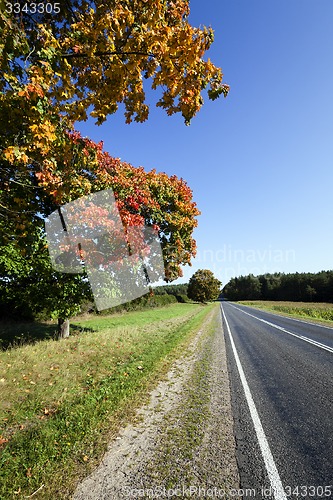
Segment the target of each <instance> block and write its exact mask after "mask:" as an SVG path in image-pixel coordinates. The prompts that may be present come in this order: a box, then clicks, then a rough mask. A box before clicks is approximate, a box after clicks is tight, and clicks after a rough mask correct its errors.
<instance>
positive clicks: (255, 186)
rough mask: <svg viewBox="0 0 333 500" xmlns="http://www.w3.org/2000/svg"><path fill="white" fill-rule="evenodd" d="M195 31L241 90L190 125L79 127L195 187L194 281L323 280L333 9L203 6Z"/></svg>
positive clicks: (332, 238)
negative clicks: (209, 277)
mask: <svg viewBox="0 0 333 500" xmlns="http://www.w3.org/2000/svg"><path fill="white" fill-rule="evenodd" d="M190 8H191V15H190V22H191V24H193V25H196V26H199V25H206V26H212V28H213V29H214V30H215V42H214V43H213V45H212V47H211V49H210V51H209V52H208V56H209V57H210V58H211V59H212V61H213V62H214V63H215V64H216V65H218V66H221V67H222V70H223V73H224V82H225V83H228V84H229V85H230V87H231V90H230V94H229V96H228V97H227V99H223V98H220V99H219V100H218V101H215V102H211V101H209V100H208V97H206V98H205V95H204V98H205V104H204V106H203V108H202V110H201V111H200V112H199V114H198V115H197V116H196V117H195V118H194V119H193V121H192V123H191V126H190V127H186V126H185V125H184V122H183V119H182V117H181V116H177V115H176V116H172V117H168V116H166V114H165V113H164V112H163V111H162V110H161V109H159V108H155V106H154V103H155V102H156V96H154V93H153V92H148V96H149V102H150V103H151V104H152V105H151V112H150V116H149V120H148V121H147V122H146V123H144V124H136V123H133V124H131V125H126V124H125V120H124V116H123V113H122V110H121V109H120V110H119V111H118V113H117V114H116V115H114V116H112V117H110V118H109V119H108V120H107V122H106V123H105V124H103V125H102V126H99V127H98V126H96V125H94V121H93V120H88V121H87V122H85V123H80V124H78V125H77V128H78V129H79V130H80V131H81V132H82V133H83V135H87V136H89V137H91V138H92V139H94V140H95V141H100V140H103V141H104V147H105V149H106V150H107V151H108V152H109V153H110V154H111V155H113V156H116V157H120V158H121V159H122V160H124V161H128V162H130V163H132V164H133V165H134V166H140V165H142V166H143V167H144V168H145V169H146V170H150V169H152V168H156V170H158V171H164V172H166V173H167V174H170V175H172V174H176V175H178V176H179V177H183V178H184V179H185V180H186V181H187V182H188V184H189V186H190V187H191V189H192V190H193V198H194V200H195V201H196V202H197V205H198V208H199V209H200V210H201V212H202V215H201V216H200V217H199V218H198V228H197V229H196V230H195V233H194V237H195V239H196V241H197V247H198V255H197V258H196V259H193V261H192V267H189V266H186V267H184V269H183V271H184V278H183V279H180V280H178V282H186V281H188V279H189V278H190V277H191V275H192V274H193V273H194V272H195V271H196V270H197V269H211V270H212V271H213V272H214V274H215V275H216V276H217V277H218V278H219V279H220V280H221V281H222V283H223V285H225V284H226V283H227V282H228V281H229V279H230V278H231V277H233V276H239V275H241V274H243V275H244V274H249V273H253V274H261V273H265V272H275V271H281V272H286V273H287V272H296V271H298V272H317V271H320V270H323V269H332V268H333V263H332V258H333V252H332V249H333V223H332V220H333V217H332V216H333V196H332V186H333V173H332V170H333V169H332V167H333V98H332V97H333V64H332V60H333V29H332V26H333V2H332V0H320V1H318V2H313V1H309V0H279V2H277V1H274V0H252V1H251V2H249V1H247V0H232V2H230V1H225V0H205V1H202V0H201V1H200V0H192V1H191V2H190Z"/></svg>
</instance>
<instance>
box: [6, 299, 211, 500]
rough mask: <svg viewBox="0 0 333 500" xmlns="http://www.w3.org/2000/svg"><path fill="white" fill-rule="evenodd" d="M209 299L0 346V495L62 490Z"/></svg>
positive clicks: (98, 450) (160, 371)
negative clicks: (22, 343) (28, 342)
mask: <svg viewBox="0 0 333 500" xmlns="http://www.w3.org/2000/svg"><path fill="white" fill-rule="evenodd" d="M213 307H216V305H215V304H210V305H206V306H203V305H198V304H178V303H177V304H172V305H170V306H167V307H163V308H158V309H152V310H145V311H139V312H129V313H127V314H119V315H112V316H108V317H97V316H95V317H92V318H90V319H85V320H82V319H81V320H77V321H75V322H74V323H75V329H74V332H75V334H74V335H73V336H71V337H70V338H68V339H66V340H61V341H54V340H49V339H48V340H43V341H39V342H37V343H35V344H32V345H25V346H21V347H16V348H13V349H9V350H7V351H2V352H0V388H1V396H2V397H1V402H0V443H1V444H0V469H1V472H0V474H1V483H0V498H1V499H6V500H10V499H12V498H13V499H14V498H25V497H27V496H29V495H32V494H33V493H34V492H36V490H38V489H39V488H41V490H40V491H39V492H38V493H37V494H36V495H34V498H50V499H51V498H69V492H71V491H72V490H73V488H74V487H75V484H76V482H77V481H78V480H79V479H81V478H83V477H84V476H86V475H87V474H88V473H89V472H90V471H91V470H92V469H93V468H94V466H96V464H97V463H98V461H99V460H100V458H101V456H102V454H103V453H104V451H105V450H106V446H107V443H108V441H109V440H110V439H111V438H112V436H114V435H115V433H116V432H117V430H118V429H119V427H120V426H121V425H123V424H124V422H129V421H131V420H132V419H133V418H134V415H135V409H136V408H137V407H138V406H139V405H141V404H142V403H143V402H144V401H146V400H147V397H148V394H149V390H151V389H152V387H153V386H154V384H156V381H157V379H158V378H162V377H163V376H164V375H165V374H166V373H167V371H168V369H169V367H170V365H171V362H172V361H173V360H174V359H176V358H177V357H179V356H180V355H181V353H182V352H183V351H184V349H185V348H186V346H187V345H188V343H189V341H190V340H191V339H192V338H193V336H194V335H195V334H196V332H197V331H198V329H199V328H200V325H201V324H202V322H203V320H204V319H205V318H206V316H207V315H208V314H209V312H210V311H211V310H212V308H213ZM17 328H18V334H19V330H20V328H19V327H18V326H17ZM79 332H80V333H79Z"/></svg>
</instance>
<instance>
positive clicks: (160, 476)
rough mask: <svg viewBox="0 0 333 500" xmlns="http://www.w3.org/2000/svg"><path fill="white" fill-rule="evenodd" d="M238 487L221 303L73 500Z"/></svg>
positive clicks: (228, 491)
mask: <svg viewBox="0 0 333 500" xmlns="http://www.w3.org/2000/svg"><path fill="white" fill-rule="evenodd" d="M236 490H239V476H238V469H237V463H236V453H235V439H234V435H233V418H232V411H231V402H230V390H229V379H228V371H227V360H226V352H225V343H224V336H223V330H222V324H221V315H220V311H219V308H218V307H216V308H214V310H213V311H212V312H211V313H210V315H209V316H208V317H207V319H206V321H205V322H204V323H203V324H202V325H201V328H200V330H199V331H198V332H197V334H196V336H195V337H194V339H193V341H192V343H191V344H190V346H189V348H188V349H187V350H186V351H185V352H184V354H183V356H182V357H181V358H179V359H178V360H177V361H176V362H175V363H174V364H173V366H172V368H171V370H170V371H169V373H168V375H167V377H166V378H165V380H162V381H160V382H159V383H158V384H157V386H156V388H155V389H154V390H153V391H152V392H151V394H150V402H149V403H148V404H147V405H145V406H143V407H142V408H140V409H139V410H138V412H137V418H136V423H135V424H131V425H128V426H127V427H125V428H122V429H121V430H120V431H119V433H118V435H117V436H116V438H115V439H114V440H113V441H112V442H111V443H110V444H109V447H108V451H107V452H106V454H105V456H104V458H103V460H102V462H101V464H100V465H99V467H98V468H97V469H96V470H95V471H94V472H93V473H92V474H91V475H90V476H89V477H87V478H86V479H85V480H84V481H83V482H82V483H81V484H80V485H78V487H77V489H76V491H75V493H74V496H73V497H72V498H73V499H74V500H89V499H96V500H97V499H98V500H106V499H108V500H111V499H112V500H113V499H114V500H118V499H119V500H123V499H126V498H172V497H173V498H208V497H209V498H235V491H236Z"/></svg>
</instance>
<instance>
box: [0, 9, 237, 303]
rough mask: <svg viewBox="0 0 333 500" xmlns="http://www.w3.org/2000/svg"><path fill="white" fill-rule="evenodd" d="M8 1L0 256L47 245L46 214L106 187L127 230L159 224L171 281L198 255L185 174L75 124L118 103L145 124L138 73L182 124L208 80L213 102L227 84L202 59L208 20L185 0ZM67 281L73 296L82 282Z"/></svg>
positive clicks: (0, 70)
mask: <svg viewBox="0 0 333 500" xmlns="http://www.w3.org/2000/svg"><path fill="white" fill-rule="evenodd" d="M15 5H20V6H21V7H20V8H13V7H11V6H13V4H11V3H7V4H6V8H5V9H2V11H1V13H0V35H1V36H0V40H1V41H0V52H1V54H0V55H1V57H0V91H1V93H0V129H1V130H0V136H1V143H0V144H1V146H0V169H1V177H0V197H1V198H0V216H1V218H2V226H1V231H2V234H1V240H2V241H1V243H2V244H3V245H9V247H8V248H11V249H13V248H14V247H15V251H12V250H11V251H10V252H9V254H8V255H7V261H6V262H7V264H8V265H9V263H8V262H9V261H8V259H9V260H10V255H14V254H15V252H16V251H17V249H18V251H20V252H21V255H23V256H24V255H25V254H27V253H28V254H29V251H30V252H31V251H32V249H33V248H34V244H35V241H36V240H37V241H38V240H41V241H43V243H42V247H43V248H45V245H44V243H45V241H44V240H43V238H44V236H43V234H41V231H42V230H41V229H40V228H41V225H43V218H45V217H46V216H47V215H49V214H50V213H51V212H52V211H53V210H55V209H56V208H57V207H59V206H60V205H61V204H64V203H66V202H68V201H72V200H74V199H76V198H78V197H80V196H82V195H84V194H89V193H92V192H96V191H99V190H101V189H107V188H108V187H112V188H113V190H114V192H115V194H116V197H117V203H118V208H119V210H120V213H121V217H122V220H123V222H124V225H125V227H130V226H133V225H138V224H141V223H143V222H144V223H145V224H148V225H151V226H156V228H157V230H158V231H159V236H160V240H161V243H162V246H163V255H164V261H165V265H166V274H167V279H168V280H170V281H171V280H173V279H175V278H177V277H178V276H179V275H180V265H181V264H186V263H189V262H190V259H191V256H193V255H194V254H195V242H194V240H193V239H192V231H193V228H194V227H195V225H196V220H195V216H196V215H197V214H198V211H197V209H196V207H195V204H193V202H192V193H191V191H190V189H189V188H188V186H187V185H186V183H185V182H184V181H183V180H182V179H178V178H177V177H176V176H172V177H168V176H167V175H166V174H158V173H156V172H155V171H152V172H148V173H146V172H144V170H143V169H141V168H140V169H134V168H133V167H132V166H130V165H128V164H126V163H124V162H120V161H119V160H117V159H114V158H112V157H110V156H109V155H107V154H106V153H105V152H103V151H102V146H101V145H96V144H93V143H92V142H91V141H89V140H88V139H86V140H84V139H82V138H81V137H79V136H78V135H77V134H76V133H75V132H74V124H75V122H76V121H78V120H85V119H86V118H87V113H88V110H89V112H90V114H91V115H92V116H93V117H95V118H96V122H97V123H98V124H100V123H102V122H103V121H104V120H105V119H106V117H107V116H108V115H111V114H113V113H115V112H116V111H117V109H118V105H119V104H120V103H123V104H124V107H125V119H126V122H127V123H130V122H131V121H132V120H134V121H137V122H143V121H145V120H146V119H147V118H148V112H149V107H148V104H147V102H146V96H145V86H144V83H143V82H144V81H145V80H146V81H147V84H148V83H150V85H151V87H152V88H153V89H158V88H161V89H162V95H161V97H160V98H159V100H158V102H157V106H158V107H162V108H163V109H164V110H165V111H166V112H167V114H168V115H172V114H174V113H180V114H181V115H182V116H183V117H184V120H185V123H186V124H189V123H190V120H191V119H192V118H193V117H194V116H195V114H196V113H197V112H198V111H199V110H200V108H201V106H202V104H203V98H202V91H203V90H204V89H208V97H209V98H210V99H212V100H214V99H216V98H217V97H219V96H220V95H224V96H226V95H227V93H228V90H229V88H228V86H227V85H225V84H223V83H222V71H221V69H220V68H217V67H216V66H215V65H214V64H213V63H212V62H211V61H210V60H209V59H207V60H205V59H204V56H205V53H206V51H207V50H208V49H209V47H210V45H211V43H212V42H213V31H212V29H210V28H205V27H203V28H195V27H192V26H191V25H190V24H189V22H188V14H189V7H188V2H187V1H184V0H174V1H173V2H169V1H161V2H156V1H154V0H135V1H133V0H131V1H129V0H124V1H122V2H114V1H111V0H109V1H106V2H105V1H103V2H101V1H100V0H98V1H94V2H93V1H90V0H86V1H83V0H73V1H69V0H68V1H65V2H60V3H59V4H57V5H58V7H57V8H54V9H53V10H52V12H47V11H46V9H45V11H42V10H43V9H39V12H38V13H36V12H33V8H32V7H31V6H32V5H33V4H31V5H30V4H29V3H26V2H17V3H16V4H15ZM50 5H51V4H50ZM23 6H26V7H25V8H23ZM38 244H40V243H38ZM43 245H44V246H43ZM29 248H30V250H29ZM44 264H45V265H46V261H44V260H43V259H41V260H40V268H41V267H43V265H44ZM45 273H46V274H48V273H49V270H47V265H46V268H45ZM28 274H29V273H28ZM49 276H50V280H51V283H53V284H55V285H57V280H58V279H59V278H57V277H56V276H55V275H54V274H52V273H51V274H49ZM5 279H6V280H7V281H6V283H7V284H8V283H9V281H10V278H8V277H7V278H6V277H5ZM64 280H65V278H64ZM66 280H68V282H69V283H70V282H71V281H70V278H68V277H67V278H66ZM74 281H75V280H74ZM72 285H73V287H74V288H73V290H72V291H73V293H74V296H77V294H76V292H75V290H80V286H81V285H80V284H79V288H76V285H77V283H74V282H72ZM72 285H70V284H69V285H68V287H69V288H68V289H70V288H71V286H72ZM51 289H52V286H51V285H50V290H51ZM64 293H65V295H64V297H65V296H66V293H67V292H64ZM59 297H60V296H59Z"/></svg>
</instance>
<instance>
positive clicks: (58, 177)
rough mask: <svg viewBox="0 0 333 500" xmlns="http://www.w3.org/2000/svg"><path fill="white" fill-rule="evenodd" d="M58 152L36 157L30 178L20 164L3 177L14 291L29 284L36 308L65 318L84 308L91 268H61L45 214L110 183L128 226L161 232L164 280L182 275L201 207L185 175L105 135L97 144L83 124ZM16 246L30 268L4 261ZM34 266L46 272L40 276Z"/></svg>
mask: <svg viewBox="0 0 333 500" xmlns="http://www.w3.org/2000/svg"><path fill="white" fill-rule="evenodd" d="M53 155H54V160H55V161H56V164H57V170H56V171H55V170H54V168H53V167H52V165H50V164H49V163H41V164H39V163H36V164H35V165H32V166H31V168H30V170H29V171H30V175H27V176H26V178H25V179H24V181H22V178H21V176H20V174H21V173H20V170H18V172H16V176H15V175H14V174H13V173H12V177H9V178H8V179H7V180H6V181H3V182H2V183H1V184H2V202H4V203H5V204H6V206H7V207H11V208H10V211H9V212H8V210H5V211H3V214H4V215H6V219H3V220H5V221H6V224H5V225H6V231H0V233H1V240H2V244H3V245H4V246H7V248H10V249H11V251H10V252H9V254H8V256H7V259H6V261H5V262H4V261H3V264H4V266H3V267H2V269H0V271H1V276H2V277H3V279H4V277H5V279H6V288H7V290H8V295H9V296H10V295H13V296H15V297H16V298H17V297H18V295H17V294H19V293H20V291H19V290H20V289H21V288H22V287H24V288H25V289H26V290H27V293H28V295H29V297H30V298H32V297H34V299H33V300H30V299H29V300H30V304H33V309H34V310H38V309H40V308H42V309H43V310H47V311H49V312H50V313H52V315H53V316H55V315H56V316H58V317H59V318H62V319H63V320H64V319H65V318H67V317H69V316H71V315H73V314H75V313H76V312H78V310H79V305H80V303H81V302H82V300H83V299H85V298H86V297H87V296H88V295H89V292H87V283H86V281H84V278H85V276H83V277H80V276H71V275H63V274H61V273H57V272H55V271H54V270H52V268H51V265H50V262H49V258H48V254H47V248H46V246H47V245H46V241H45V237H44V229H43V227H44V220H43V219H44V218H45V217H47V216H48V215H49V214H50V213H51V212H52V211H54V210H55V209H56V208H57V207H59V206H62V205H65V204H66V203H68V202H70V201H72V200H76V199H78V198H80V197H82V196H84V195H88V194H91V193H94V192H100V191H102V190H107V189H108V188H112V190H113V191H114V194H115V199H116V205H117V208H118V210H119V213H120V217H121V220H122V224H123V226H124V229H125V231H127V232H129V230H130V229H133V228H140V227H142V226H143V225H146V226H149V227H152V228H154V229H155V230H156V231H157V232H158V236H159V240H160V242H161V246H162V250H163V259H164V266H165V278H166V280H167V281H172V280H174V279H176V278H178V277H179V276H181V275H182V271H181V267H180V266H181V265H184V264H190V261H191V258H192V257H193V256H194V255H195V252H196V244H195V240H194V239H193V238H192V233H193V229H194V228H195V227H196V225H197V220H196V216H197V215H199V213H200V212H199V210H198V209H197V206H196V204H195V202H194V201H193V200H192V191H191V189H190V188H189V187H188V185H187V184H186V182H185V181H184V180H183V179H179V178H178V177H177V176H168V175H167V174H165V173H158V172H156V171H155V170H152V171H150V172H146V171H145V170H144V169H143V168H142V167H140V168H135V167H133V166H132V165H130V164H129V163H126V162H122V161H121V160H120V159H118V158H113V157H111V156H110V155H109V154H108V153H107V152H105V151H103V144H102V143H99V144H96V143H94V142H93V141H91V140H90V139H87V138H83V137H81V135H80V134H79V133H78V132H73V133H65V134H63V136H62V140H61V141H59V144H58V146H57V145H56V144H54V145H53ZM7 164H8V165H9V162H7ZM74 167H75V168H74ZM0 208H1V207H0ZM95 209H97V207H94V205H93V204H92V205H91V206H90V207H89V211H88V213H87V214H85V215H84V217H86V220H87V221H88V222H89V218H90V217H91V218H94V216H95V213H94V210H95ZM99 217H103V214H102V213H100V214H99ZM112 237H113V238H114V237H115V235H114V233H112ZM13 248H16V250H15V252H14V250H13ZM18 254H20V255H22V256H23V257H25V263H26V264H27V262H28V263H29V267H28V269H27V268H26V267H24V268H23V269H19V270H18V271H15V272H14V273H13V272H12V273H8V271H7V273H6V271H5V268H6V266H7V269H10V268H11V264H10V262H11V261H12V260H16V261H17V262H20V260H17V256H18ZM19 267H20V266H19ZM0 268H1V266H0ZM36 273H37V274H38V273H39V275H40V276H41V277H40V278H39V279H37V278H36ZM34 277H35V278H34ZM82 280H83V281H82ZM29 290H30V291H29ZM83 291H84V293H83ZM90 297H91V293H90ZM21 299H22V294H21Z"/></svg>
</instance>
